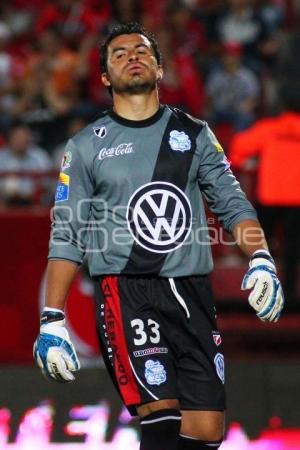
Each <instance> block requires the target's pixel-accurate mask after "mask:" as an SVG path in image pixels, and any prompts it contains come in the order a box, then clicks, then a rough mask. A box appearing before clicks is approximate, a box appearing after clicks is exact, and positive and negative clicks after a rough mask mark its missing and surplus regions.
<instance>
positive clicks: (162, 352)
mask: <svg viewBox="0 0 300 450" xmlns="http://www.w3.org/2000/svg"><path fill="white" fill-rule="evenodd" d="M96 306H97V308H96V311H97V317H96V320H97V330H98V335H99V339H100V345H101V350H102V355H103V358H104V361H105V363H106V366H107V369H108V371H109V373H110V376H111V378H112V380H113V382H114V384H115V386H116V388H117V390H118V391H119V393H120V395H121V397H122V399H123V402H124V404H125V405H126V406H127V408H128V409H129V411H130V413H131V414H132V415H135V414H136V408H135V407H136V406H137V405H140V404H144V403H149V402H152V401H155V400H161V399H178V400H179V403H180V408H181V409H182V410H184V409H185V410H211V411H223V410H224V409H225V393H224V357H223V350H222V342H221V336H220V333H219V332H218V330H217V326H216V320H215V307H214V303H213V298H212V292H211V287H210V282H209V280H208V278H207V277H206V276H193V277H186V278H176V279H168V278H144V277H133V276H105V277H103V278H102V279H101V281H100V290H99V295H97V305H96Z"/></svg>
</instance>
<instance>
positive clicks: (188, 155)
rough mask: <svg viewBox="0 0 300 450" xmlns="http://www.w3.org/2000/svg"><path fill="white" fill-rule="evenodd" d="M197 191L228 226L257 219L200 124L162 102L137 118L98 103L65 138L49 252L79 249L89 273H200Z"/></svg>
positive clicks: (206, 244)
mask: <svg viewBox="0 0 300 450" xmlns="http://www.w3.org/2000/svg"><path fill="white" fill-rule="evenodd" d="M203 197H204V198H205V199H206V200H207V203H208V205H209V207H210V209H211V210H212V212H214V213H215V214H216V215H217V216H218V218H219V221H220V222H221V224H222V225H223V227H224V228H225V229H226V230H228V231H231V230H232V228H233V227H234V225H235V224H236V223H238V222H240V221H242V220H244V219H256V213H255V210H254V209H253V207H252V206H251V204H250V203H249V202H248V200H247V199H246V197H245V194H244V193H243V191H242V190H241V188H240V185H239V183H238V182H237V180H236V179H235V177H234V175H233V174H232V172H231V170H230V165H229V163H228V160H227V159H226V156H225V155H224V152H223V149H222V147H221V145H220V144H219V143H218V141H217V139H216V137H215V136H214V134H213V133H212V131H211V130H210V128H209V127H208V125H207V124H206V123H205V122H203V121H201V120H198V119H195V118H193V117H192V116H190V115H188V114H186V113H184V112H183V111H181V110H179V109H176V108H171V107H168V106H160V108H159V110H158V111H157V113H156V114H155V115H153V116H152V117H150V118H148V119H145V120H140V121H134V120H128V119H124V118H122V117H120V116H118V115H117V114H115V113H114V112H113V111H112V110H110V111H106V112H104V113H103V114H102V115H101V117H99V119H98V120H97V121H96V122H94V123H92V124H90V125H88V126H87V127H86V128H84V129H83V130H82V131H80V132H79V133H78V134H76V135H75V136H74V137H73V138H72V139H71V140H69V142H68V144H67V146H66V151H65V154H64V157H63V161H62V165H61V173H60V175H59V180H58V185H57V190H56V196H55V206H54V222H53V228H52V233H51V239H50V250H49V258H50V259H66V260H70V261H74V262H77V263H81V262H82V260H83V257H84V255H86V257H87V259H88V265H89V270H90V274H91V275H92V276H93V277H97V276H100V275H104V274H134V275H137V274H141V275H149V276H161V277H181V276H190V275H198V274H207V273H208V272H210V271H211V270H212V268H213V262H212V256H211V248H210V247H211V237H210V235H209V230H208V226H207V221H206V215H205V207H204V201H203ZM215 241H216V235H215V233H213V242H215Z"/></svg>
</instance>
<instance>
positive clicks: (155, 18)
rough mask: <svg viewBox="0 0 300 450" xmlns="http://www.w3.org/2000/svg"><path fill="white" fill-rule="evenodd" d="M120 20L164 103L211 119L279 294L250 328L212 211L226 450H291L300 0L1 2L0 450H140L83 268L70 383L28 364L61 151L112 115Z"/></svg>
mask: <svg viewBox="0 0 300 450" xmlns="http://www.w3.org/2000/svg"><path fill="white" fill-rule="evenodd" d="M127 21H139V22H141V23H142V24H143V25H144V26H145V27H146V28H147V29H148V30H151V31H153V32H154V34H155V35H156V37H157V39H158V41H159V44H160V47H161V50H162V53H163V65H164V70H165V76H164V79H163V80H162V82H161V84H160V98H161V103H168V104H170V105H174V106H177V107H180V108H182V109H184V110H185V111H187V112H189V113H190V114H192V115H194V116H196V117H199V118H201V119H205V120H207V121H208V122H209V124H210V126H211V128H212V129H213V131H214V132H215V134H216V135H217V137H218V139H219V141H220V143H221V145H222V146H223V148H224V151H225V153H226V155H227V157H228V158H229V160H230V161H231V163H232V169H233V171H234V172H235V173H236V175H237V176H238V178H239V180H240V182H241V184H242V187H243V189H244V190H245V191H246V193H247V195H248V197H249V198H250V200H251V201H252V202H253V204H254V205H255V206H256V208H257V210H258V214H259V218H260V221H261V223H262V225H263V227H264V229H265V232H266V236H267V239H268V243H269V246H270V249H271V252H272V254H273V256H274V258H275V260H276V264H277V267H278V270H279V273H280V277H281V279H282V281H283V285H284V290H285V295H286V308H285V312H284V314H283V316H282V318H281V319H280V321H279V322H278V323H277V324H264V323H262V322H260V321H259V320H258V319H257V318H256V316H255V314H254V313H253V311H252V309H251V308H250V307H249V305H248V302H247V300H246V299H247V296H246V294H245V293H242V292H241V290H240V283H241V280H242V277H243V275H244V273H245V271H246V269H247V266H248V261H247V259H246V258H245V257H243V255H242V254H241V253H240V252H239V250H238V249H237V248H236V247H235V246H234V245H233V242H232V241H231V238H230V236H229V235H227V234H226V233H225V232H222V231H220V229H219V225H218V222H217V220H216V219H215V217H213V215H211V214H210V213H209V212H208V224H209V227H210V229H211V232H212V238H213V243H214V245H213V246H212V247H213V252H214V256H215V270H214V272H213V274H212V276H211V278H212V283H213V288H214V293H215V297H216V306H217V311H218V323H219V328H220V330H221V332H222V337H223V343H224V347H225V352H226V356H227V374H226V375H227V390H228V417H227V429H226V433H227V440H226V442H225V443H224V444H223V445H222V447H221V448H222V449H224V450H225V449H230V450H236V449H238V450H244V449H245V450H246V449H247V450H248V449H251V448H255V449H261V450H262V449H264V450H266V449H272V450H275V449H277V450H281V449H294V450H296V449H297V450H299V449H300V358H299V344H300V286H299V284H300V281H299V252H300V250H299V248H300V243H299V232H300V1H299V0H225V1H221V0H182V1H176V0H174V1H168V0H82V1H77V0H51V1H47V0H1V2H0V244H1V247H0V248H1V253H2V257H1V261H0V278H1V290H0V293H1V294H0V295H1V304H0V330H1V339H0V448H1V449H2V448H6V445H7V446H8V447H7V448H28V449H35V448H38V447H41V446H42V448H43V449H46V448H48V445H49V448H65V447H64V445H65V444H66V443H69V444H71V443H73V446H72V447H68V448H74V449H75V448H95V449H96V448H97V449H102V448H103V449H106V448H107V449H108V448H111V449H122V450H127V448H132V449H134V448H137V442H138V433H137V431H136V423H135V421H132V419H130V418H129V416H128V415H127V413H126V411H124V410H123V409H122V406H121V404H120V402H119V399H118V397H117V396H116V394H115V393H114V391H113V388H112V386H111V383H110V381H109V380H108V377H107V375H106V373H105V370H104V368H103V364H102V361H101V356H100V355H99V350H98V346H97V339H96V333H95V329H94V317H93V313H94V304H93V298H94V293H95V286H94V285H93V283H92V282H91V280H90V279H89V276H88V273H87V270H86V268H85V267H83V268H82V270H81V272H80V273H79V275H78V277H77V279H76V281H75V283H74V285H73V287H72V291H71V294H70V299H69V302H68V306H67V319H68V327H69V329H70V331H71V335H72V340H73V342H74V344H75V346H76V348H77V350H78V353H79V356H80V359H81V361H82V365H83V370H82V371H81V372H80V374H79V375H78V377H77V382H76V383H74V384H72V385H68V386H60V385H57V384H55V383H51V382H49V381H47V380H45V379H43V377H42V376H41V375H40V373H39V372H38V370H37V369H36V368H34V367H33V361H32V344H33V341H34V339H35V337H36V335H37V333H38V329H39V315H40V309H41V307H42V305H43V289H44V275H45V268H46V264H47V250H48V239H49V231H50V225H51V206H52V204H53V198H54V191H55V186H56V179H57V175H58V171H59V168H60V164H61V159H62V156H63V153H64V146H65V143H66V141H67V139H68V138H69V137H70V136H72V135H73V134H75V133H76V132H78V131H79V130H80V129H82V128H83V127H84V126H85V125H86V124H87V123H89V122H91V121H93V120H95V119H96V118H97V115H98V114H99V113H100V112H101V111H103V110H105V109H107V108H109V107H110V106H111V98H110V96H109V94H108V92H107V90H106V88H104V87H103V86H102V85H101V82H100V71H99V44H100V42H101V41H103V40H104V39H105V36H106V35H107V33H108V31H109V29H110V28H111V27H112V26H113V25H115V24H116V23H118V22H127ZM216 236H217V239H215V237H216ZM63 443H65V444H63ZM55 446H56V447H55Z"/></svg>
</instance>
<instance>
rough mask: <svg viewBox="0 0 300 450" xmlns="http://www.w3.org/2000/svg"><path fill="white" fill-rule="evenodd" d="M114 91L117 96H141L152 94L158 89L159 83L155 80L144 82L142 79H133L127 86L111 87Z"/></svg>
mask: <svg viewBox="0 0 300 450" xmlns="http://www.w3.org/2000/svg"><path fill="white" fill-rule="evenodd" d="M111 87H112V90H113V91H114V92H115V93H116V94H127V95H139V94H150V93H151V92H152V91H154V90H155V89H157V81H156V80H155V79H154V80H142V79H140V78H139V79H132V80H131V81H129V82H127V83H126V84H125V83H124V84H121V83H120V84H117V83H115V84H114V85H111Z"/></svg>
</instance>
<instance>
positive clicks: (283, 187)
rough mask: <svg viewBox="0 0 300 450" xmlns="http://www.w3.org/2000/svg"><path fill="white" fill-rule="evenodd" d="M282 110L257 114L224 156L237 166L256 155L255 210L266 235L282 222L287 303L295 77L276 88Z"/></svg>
mask: <svg viewBox="0 0 300 450" xmlns="http://www.w3.org/2000/svg"><path fill="white" fill-rule="evenodd" d="M280 93H281V100H282V105H283V111H282V112H281V113H280V114H279V115H278V116H277V117H274V118H263V119H261V120H259V121H258V122H257V123H256V124H255V125H253V127H251V128H250V129H248V130H246V131H244V132H242V133H239V134H237V135H236V136H235V138H234V139H233V141H232V144H231V148H230V154H229V157H230V159H231V162H232V165H233V167H237V168H242V167H244V166H245V165H246V164H247V161H249V160H250V159H251V158H258V179H257V201H258V204H259V205H258V213H259V218H260V221H261V223H262V226H263V228H264V230H265V234H266V238H267V240H268V241H269V242H270V244H272V241H271V238H272V235H273V233H274V229H275V227H276V226H277V224H278V223H279V222H281V223H282V225H283V235H284V247H283V272H284V274H283V275H284V289H285V293H286V296H287V299H288V301H289V303H291V302H292V301H293V300H295V299H296V298H298V299H299V292H298V291H297V266H298V260H299V255H300V233H299V231H300V182H299V180H300V82H299V77H298V81H296V80H294V81H293V83H291V82H288V81H286V82H285V83H284V84H283V85H282V86H281V89H280Z"/></svg>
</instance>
